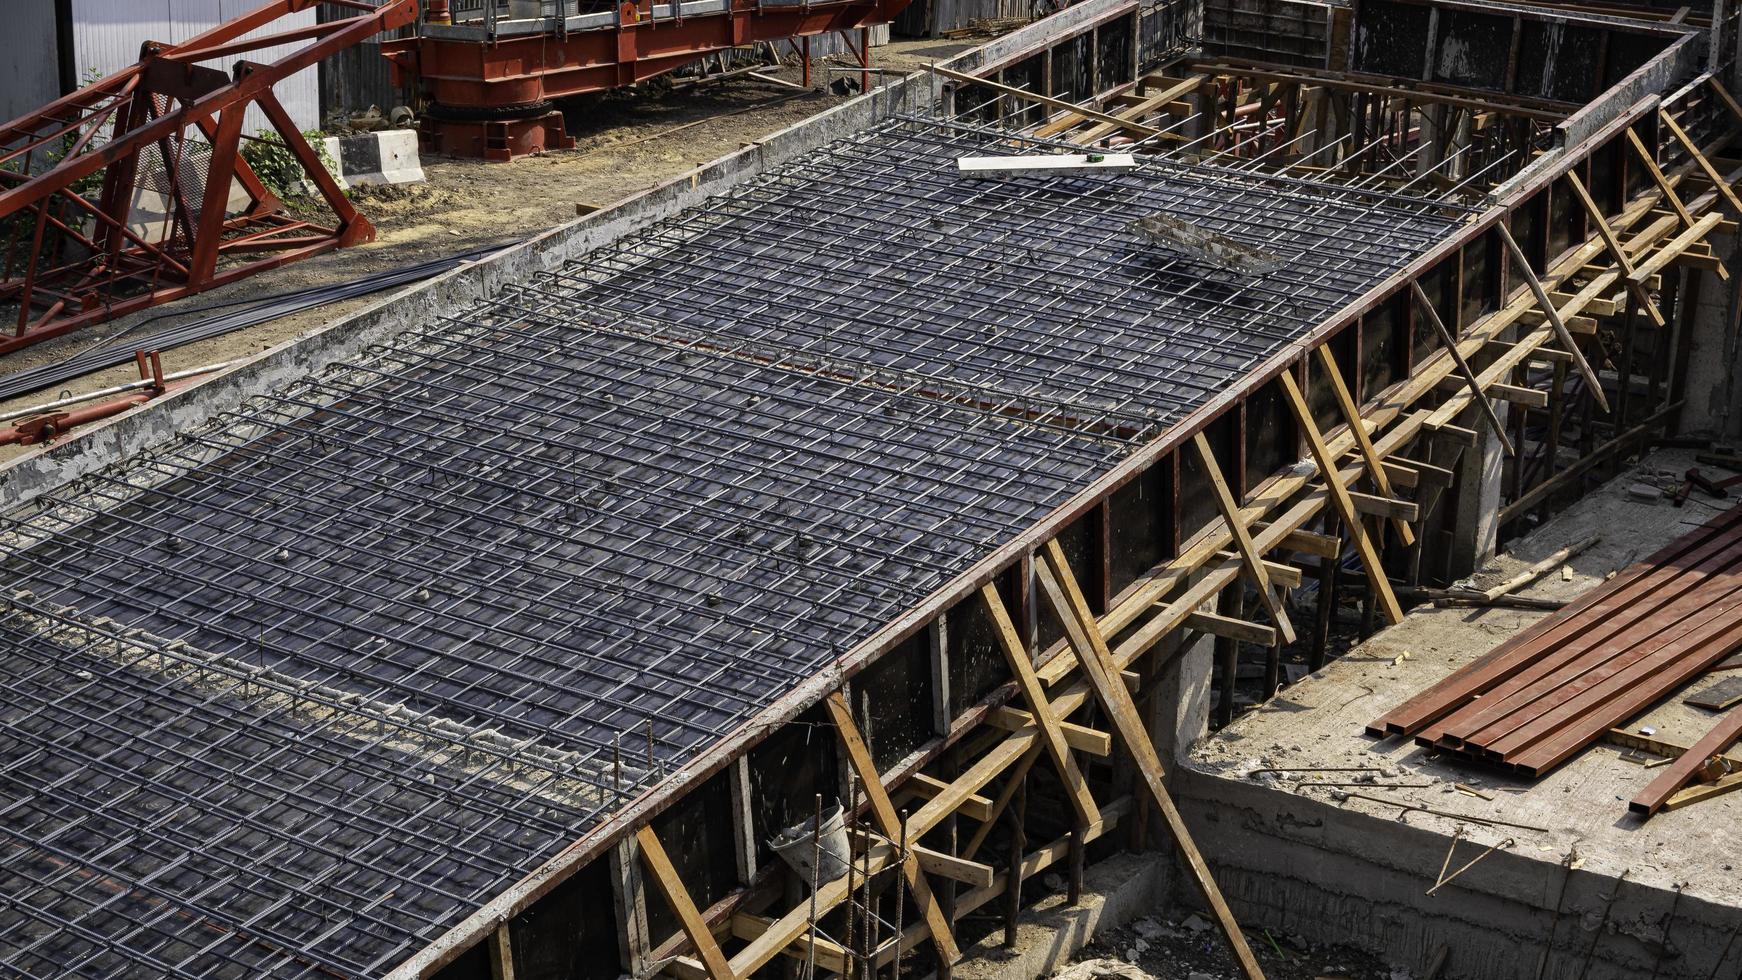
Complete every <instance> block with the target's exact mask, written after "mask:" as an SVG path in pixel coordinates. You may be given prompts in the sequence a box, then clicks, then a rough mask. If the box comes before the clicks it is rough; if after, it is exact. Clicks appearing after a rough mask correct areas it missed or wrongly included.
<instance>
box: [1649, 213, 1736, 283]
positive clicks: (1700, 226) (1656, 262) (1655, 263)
mask: <svg viewBox="0 0 1742 980" xmlns="http://www.w3.org/2000/svg"><path fill="white" fill-rule="evenodd" d="M1719 220H1720V216H1719V215H1717V214H1715V213H1714V214H1708V215H1706V216H1705V217H1703V218H1701V219H1699V220H1698V221H1696V222H1694V224H1693V226H1692V227H1690V228H1687V229H1685V230H1684V231H1682V233H1681V234H1679V235H1677V236H1675V237H1674V238H1672V239H1670V240H1669V241H1667V242H1665V243H1663V245H1661V246H1659V248H1658V249H1657V251H1655V252H1652V253H1651V255H1649V256H1647V257H1646V259H1645V261H1644V262H1641V263H1639V267H1638V268H1636V269H1634V270H1633V275H1634V276H1635V277H1637V278H1638V279H1644V278H1646V277H1648V276H1651V275H1654V274H1656V273H1657V272H1658V270H1660V269H1662V268H1663V267H1664V266H1666V265H1669V264H1670V263H1671V262H1672V261H1674V260H1675V259H1677V258H1679V257H1680V256H1681V254H1682V253H1683V252H1684V251H1686V250H1687V249H1688V247H1689V246H1691V245H1693V244H1694V243H1695V242H1698V241H1699V240H1701V239H1702V238H1704V237H1706V236H1707V235H1709V234H1711V231H1712V226H1713V225H1716V224H1717V223H1718V221H1719Z"/></svg>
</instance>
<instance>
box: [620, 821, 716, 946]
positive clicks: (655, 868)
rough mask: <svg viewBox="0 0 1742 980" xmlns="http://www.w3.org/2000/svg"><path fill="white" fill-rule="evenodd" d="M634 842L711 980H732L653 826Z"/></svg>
mask: <svg viewBox="0 0 1742 980" xmlns="http://www.w3.org/2000/svg"><path fill="white" fill-rule="evenodd" d="M635 842H636V843H637V844H640V845H641V862H642V863H643V864H645V865H646V866H647V870H648V871H649V872H650V873H651V874H652V875H653V881H654V884H656V885H658V886H659V892H660V894H662V895H664V896H665V903H666V904H667V905H670V906H671V910H672V911H673V912H676V913H677V919H678V923H679V924H680V925H682V926H683V931H684V935H685V936H687V937H689V941H690V945H692V946H694V947H695V948H696V955H697V956H700V957H701V959H702V966H703V967H704V968H705V969H706V970H707V971H708V976H709V977H710V978H712V980H733V975H732V967H731V966H730V965H729V964H728V963H727V961H726V954H725V953H722V952H721V951H720V944H719V943H718V942H717V941H715V939H714V933H713V932H712V930H710V929H709V928H708V923H707V920H706V919H703V918H702V912H701V910H700V909H698V908H696V903H695V900H694V899H692V898H691V897H690V892H689V889H688V888H685V887H684V883H683V879H682V878H680V877H678V873H677V868H676V867H675V866H673V865H672V863H671V857H670V856H669V855H667V854H666V853H665V845H663V844H661V843H660V842H659V835H658V834H656V833H654V832H653V828H652V827H651V826H648V827H642V828H641V829H640V830H638V831H636V832H635Z"/></svg>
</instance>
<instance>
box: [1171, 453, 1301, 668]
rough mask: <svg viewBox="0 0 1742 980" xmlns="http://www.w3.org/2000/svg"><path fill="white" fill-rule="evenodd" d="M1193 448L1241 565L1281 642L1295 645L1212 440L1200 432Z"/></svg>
mask: <svg viewBox="0 0 1742 980" xmlns="http://www.w3.org/2000/svg"><path fill="white" fill-rule="evenodd" d="M1192 446H1193V447H1195V448H1196V449H1197V451H1198V459H1199V461H1201V462H1202V463H1203V464H1204V473H1205V475H1207V476H1208V477H1209V478H1210V486H1211V487H1212V488H1214V490H1215V495H1216V506H1217V507H1219V508H1220V509H1221V511H1222V520H1223V521H1226V522H1227V524H1228V533H1230V534H1232V535H1233V536H1234V547H1235V548H1236V549H1238V550H1239V552H1240V559H1241V561H1243V562H1245V563H1246V573H1247V574H1248V575H1250V576H1251V578H1252V581H1253V582H1254V583H1255V584H1256V585H1257V586H1258V597H1259V599H1260V601H1262V602H1263V603H1264V608H1265V609H1267V610H1269V611H1270V618H1271V621H1273V622H1274V623H1276V629H1277V632H1278V633H1280V634H1281V635H1282V642H1284V643H1293V642H1294V625H1293V624H1292V623H1290V622H1289V621H1288V610H1287V609H1286V608H1284V607H1283V603H1282V594H1281V593H1280V592H1279V591H1277V589H1276V587H1275V586H1274V585H1273V584H1272V583H1271V581H1270V571H1269V570H1268V569H1266V568H1265V567H1264V556H1263V555H1262V554H1260V553H1259V551H1258V548H1257V547H1256V546H1255V545H1253V543H1252V532H1251V531H1249V530H1248V529H1247V528H1246V522H1245V521H1244V520H1242V519H1241V517H1240V504H1239V503H1238V502H1236V501H1235V500H1234V493H1233V491H1231V490H1229V489H1228V481H1227V480H1226V479H1224V478H1223V476H1222V468H1221V467H1220V466H1218V465H1217V464H1216V454H1215V453H1214V452H1213V451H1212V450H1211V449H1210V440H1208V439H1206V438H1204V434H1203V433H1202V432H1200V433H1198V434H1197V435H1195V436H1193V437H1192Z"/></svg>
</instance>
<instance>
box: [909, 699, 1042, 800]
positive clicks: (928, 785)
mask: <svg viewBox="0 0 1742 980" xmlns="http://www.w3.org/2000/svg"><path fill="white" fill-rule="evenodd" d="M1025 716H1026V715H1025ZM902 788H903V789H906V790H907V791H908V792H910V793H912V794H913V795H915V796H917V797H919V798H920V799H923V800H932V799H936V798H937V797H938V796H939V795H941V794H943V793H947V792H949V790H950V784H949V783H946V782H944V781H943V780H941V779H938V778H936V777H934V776H928V775H926V774H925V773H923V772H916V773H914V774H913V775H912V776H909V777H908V778H907V782H906V783H905V784H904V785H903V787H902ZM956 812H957V813H960V814H961V815H962V816H964V817H971V818H972V819H974V820H978V821H980V822H982V823H984V822H985V821H987V820H990V819H992V801H991V800H989V799H987V798H986V797H984V796H981V795H980V794H978V793H969V794H968V795H966V796H964V797H962V800H961V802H960V803H958V804H957V805H956Z"/></svg>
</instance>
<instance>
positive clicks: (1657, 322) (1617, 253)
mask: <svg viewBox="0 0 1742 980" xmlns="http://www.w3.org/2000/svg"><path fill="white" fill-rule="evenodd" d="M1566 181H1567V186H1569V187H1571V188H1572V189H1573V196H1574V197H1577V198H1578V199H1579V203H1580V204H1583V205H1584V206H1585V214H1586V216H1588V217H1589V218H1590V219H1591V227H1593V228H1595V229H1597V237H1598V238H1600V239H1602V240H1603V247H1604V248H1606V249H1608V250H1609V256H1610V257H1611V258H1613V259H1614V260H1615V265H1616V266H1618V267H1619V268H1620V269H1621V275H1622V280H1623V281H1624V282H1626V283H1627V290H1628V292H1630V293H1632V294H1633V300H1634V304H1635V305H1636V306H1637V307H1638V308H1639V309H1642V310H1644V311H1645V315H1646V316H1647V317H1649V318H1650V320H1651V322H1652V325H1653V326H1658V327H1662V326H1665V325H1666V322H1665V320H1664V318H1663V311H1662V310H1659V309H1658V308H1657V304H1656V303H1654V302H1652V299H1651V295H1650V294H1649V293H1647V292H1646V291H1645V287H1644V286H1642V285H1640V283H1639V276H1638V275H1637V274H1636V273H1635V270H1634V268H1633V260H1632V259H1629V258H1628V257H1627V250H1626V249H1624V248H1622V247H1621V242H1620V241H1619V240H1618V239H1616V237H1615V231H1614V229H1612V228H1610V227H1609V221H1608V219H1607V218H1605V217H1603V209H1602V208H1599V207H1597V202H1596V201H1595V200H1593V199H1592V198H1591V192H1590V191H1588V190H1586V189H1585V182H1584V181H1582V180H1580V179H1579V175H1578V174H1576V173H1574V172H1573V171H1571V170H1569V171H1567V173H1566ZM1587 309H1589V307H1587ZM1592 312H1595V311H1592Z"/></svg>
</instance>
